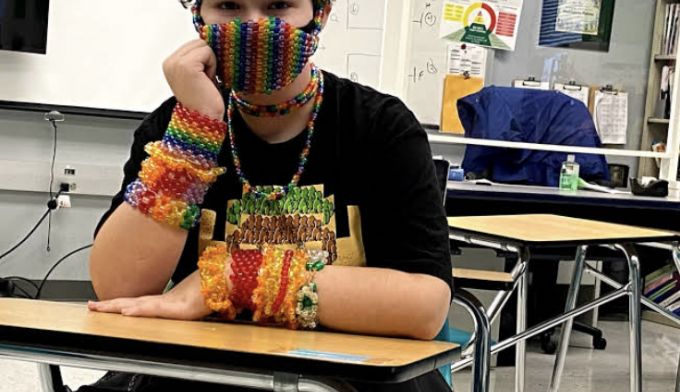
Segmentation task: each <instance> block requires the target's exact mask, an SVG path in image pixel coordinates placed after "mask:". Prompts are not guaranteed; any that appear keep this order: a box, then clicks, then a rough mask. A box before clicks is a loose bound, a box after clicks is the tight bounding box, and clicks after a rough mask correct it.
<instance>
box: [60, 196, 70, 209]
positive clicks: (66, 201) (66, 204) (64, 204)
mask: <svg viewBox="0 0 680 392" xmlns="http://www.w3.org/2000/svg"><path fill="white" fill-rule="evenodd" d="M57 205H58V206H59V208H71V196H69V195H60V196H59V197H58V198H57Z"/></svg>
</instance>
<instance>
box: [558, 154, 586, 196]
mask: <svg viewBox="0 0 680 392" xmlns="http://www.w3.org/2000/svg"><path fill="white" fill-rule="evenodd" d="M580 171H581V167H580V166H579V164H578V163H577V162H576V156H574V155H569V156H567V161H566V162H564V163H563V164H562V170H560V189H562V190H565V191H577V190H578V179H579V174H580V173H579V172H580Z"/></svg>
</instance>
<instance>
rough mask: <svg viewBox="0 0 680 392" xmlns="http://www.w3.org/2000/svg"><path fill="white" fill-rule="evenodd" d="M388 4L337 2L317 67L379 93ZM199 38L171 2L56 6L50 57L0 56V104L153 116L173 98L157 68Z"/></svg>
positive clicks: (63, 2)
mask: <svg viewBox="0 0 680 392" xmlns="http://www.w3.org/2000/svg"><path fill="white" fill-rule="evenodd" d="M386 1H387V0H337V1H336V2H335V7H334V10H333V13H332V15H331V16H330V19H329V22H328V25H327V29H326V31H324V32H323V33H322V41H321V45H320V48H319V51H318V53H317V55H316V56H315V58H314V61H315V62H316V63H317V64H318V65H319V66H320V67H321V68H323V69H327V70H329V71H330V72H333V73H336V74H338V75H339V76H343V77H351V78H352V79H353V80H355V81H358V82H359V83H363V84H368V85H370V86H372V87H375V88H380V76H381V73H382V70H381V64H382V61H381V56H382V48H383V40H384V26H385V16H384V15H385V8H386ZM195 38H198V34H197V33H196V31H195V30H194V27H193V24H192V22H191V12H190V11H189V10H185V9H184V8H183V7H181V6H180V5H179V3H178V2H176V1H174V0H170V1H168V0H144V1H138V2H135V3H134V4H131V3H129V2H126V1H120V0H97V1H93V0H59V1H52V2H51V4H50V15H49V27H48V39H47V54H46V55H36V54H30V53H19V52H9V51H0V101H12V102H25V103H41V104H48V105H61V106H77V107H86V108H97V109H109V110H124V111H139V112H151V111H153V110H154V109H155V108H157V107H158V106H159V105H160V104H161V103H162V102H163V101H164V100H166V99H167V98H168V97H170V96H171V95H172V93H171V91H170V88H169V87H168V86H167V83H166V81H165V77H164V76H163V71H162V63H163V60H165V58H167V57H168V56H169V55H170V54H172V53H173V52H174V51H175V50H176V49H177V48H179V47H180V46H181V45H182V44H184V43H185V42H187V41H189V40H192V39H195Z"/></svg>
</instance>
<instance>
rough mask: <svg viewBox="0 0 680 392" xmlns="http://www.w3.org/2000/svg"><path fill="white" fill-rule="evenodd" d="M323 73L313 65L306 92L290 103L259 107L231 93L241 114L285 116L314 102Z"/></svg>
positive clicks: (233, 92) (234, 92)
mask: <svg viewBox="0 0 680 392" xmlns="http://www.w3.org/2000/svg"><path fill="white" fill-rule="evenodd" d="M320 73H321V71H320V70H319V68H317V66H316V65H314V64H312V76H311V79H310V81H309V84H308V85H307V87H306V88H305V91H303V92H301V93H300V94H298V95H297V96H295V97H294V98H293V99H291V100H289V101H288V102H284V103H281V104H278V105H257V104H253V103H249V102H247V101H246V100H244V99H243V98H241V97H240V96H239V95H238V94H237V93H236V91H232V92H231V97H232V98H233V99H234V103H235V104H236V107H238V109H239V111H241V113H245V114H247V115H250V116H254V117H277V116H285V115H287V114H290V113H292V112H293V111H294V110H297V109H300V108H301V107H303V106H305V105H306V104H307V103H309V101H311V100H312V98H314V97H315V96H316V94H317V91H318V90H319V79H320V77H319V74H320Z"/></svg>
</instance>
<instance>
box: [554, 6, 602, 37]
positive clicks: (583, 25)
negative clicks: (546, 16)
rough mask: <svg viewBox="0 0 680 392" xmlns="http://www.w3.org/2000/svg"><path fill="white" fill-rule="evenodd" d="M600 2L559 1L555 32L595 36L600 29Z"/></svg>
mask: <svg viewBox="0 0 680 392" xmlns="http://www.w3.org/2000/svg"><path fill="white" fill-rule="evenodd" d="M600 2H601V0H560V2H559V4H558V6H557V20H556V22H555V30H556V31H561V32H565V33H577V34H586V35H597V34H598V32H599V29H600V9H601V3H600Z"/></svg>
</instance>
